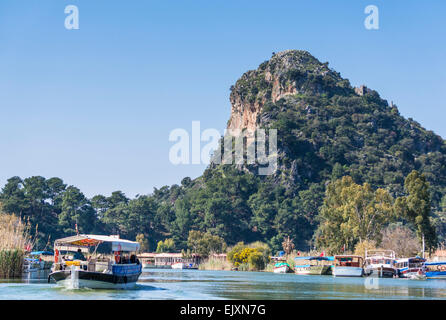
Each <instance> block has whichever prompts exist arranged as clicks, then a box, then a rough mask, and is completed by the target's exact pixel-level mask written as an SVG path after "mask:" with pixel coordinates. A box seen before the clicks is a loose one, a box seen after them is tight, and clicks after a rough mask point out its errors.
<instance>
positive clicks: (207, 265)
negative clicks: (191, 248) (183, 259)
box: [199, 257, 232, 270]
mask: <svg viewBox="0 0 446 320" xmlns="http://www.w3.org/2000/svg"><path fill="white" fill-rule="evenodd" d="M199 269H200V270H231V269H232V264H231V263H230V262H229V261H228V260H226V259H225V260H222V259H218V258H214V257H210V258H209V259H207V260H206V261H204V262H203V263H200V266H199Z"/></svg>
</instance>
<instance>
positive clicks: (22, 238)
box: [0, 213, 33, 278]
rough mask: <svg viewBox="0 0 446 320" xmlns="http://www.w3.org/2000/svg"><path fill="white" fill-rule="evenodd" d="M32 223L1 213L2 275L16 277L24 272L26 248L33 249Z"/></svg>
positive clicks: (0, 257)
mask: <svg viewBox="0 0 446 320" xmlns="http://www.w3.org/2000/svg"><path fill="white" fill-rule="evenodd" d="M32 246H33V241H32V238H31V236H30V224H29V222H24V221H22V219H20V218H18V217H16V216H14V215H7V214H4V213H0V277H1V278H16V277H20V276H21V275H22V272H23V261H24V257H25V252H26V248H28V249H31V248H32Z"/></svg>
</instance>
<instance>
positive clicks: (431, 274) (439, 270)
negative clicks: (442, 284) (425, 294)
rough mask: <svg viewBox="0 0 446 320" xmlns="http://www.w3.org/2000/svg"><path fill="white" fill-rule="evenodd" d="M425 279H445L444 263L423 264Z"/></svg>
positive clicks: (445, 268)
mask: <svg viewBox="0 0 446 320" xmlns="http://www.w3.org/2000/svg"><path fill="white" fill-rule="evenodd" d="M424 266H425V267H426V277H427V278H430V279H446V261H430V262H425V263H424Z"/></svg>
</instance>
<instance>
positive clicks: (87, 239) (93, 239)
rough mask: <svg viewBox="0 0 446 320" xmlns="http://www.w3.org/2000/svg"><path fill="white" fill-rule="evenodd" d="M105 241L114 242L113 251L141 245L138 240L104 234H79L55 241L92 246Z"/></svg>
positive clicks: (137, 247)
mask: <svg viewBox="0 0 446 320" xmlns="http://www.w3.org/2000/svg"><path fill="white" fill-rule="evenodd" d="M104 242H108V243H111V244H112V251H138V250H139V247H140V245H139V243H138V242H135V241H130V240H125V239H120V238H119V237H118V236H103V235H94V234H80V235H77V236H71V237H67V238H62V239H57V240H56V241H55V242H54V245H55V246H64V245H70V246H77V247H92V246H97V245H99V244H101V243H104Z"/></svg>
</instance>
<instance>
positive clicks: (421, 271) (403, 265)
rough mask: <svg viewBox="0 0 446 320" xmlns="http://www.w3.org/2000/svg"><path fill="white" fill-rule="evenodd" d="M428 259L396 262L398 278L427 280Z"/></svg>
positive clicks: (407, 259)
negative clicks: (426, 265) (426, 263)
mask: <svg viewBox="0 0 446 320" xmlns="http://www.w3.org/2000/svg"><path fill="white" fill-rule="evenodd" d="M425 262H426V259H423V258H420V257H412V258H402V259H398V260H397V261H396V268H397V270H398V277H400V278H409V279H417V280H420V279H422V278H424V279H425V278H426V267H425V265H424V263H425Z"/></svg>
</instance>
